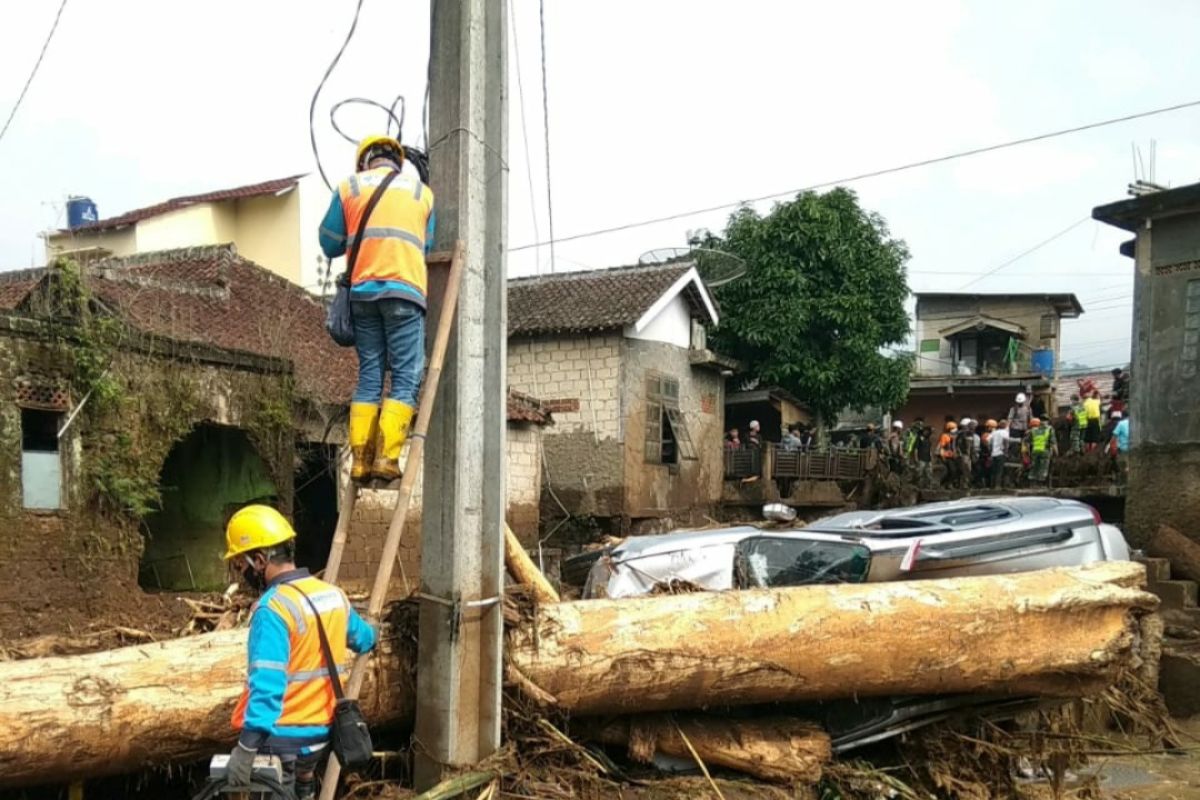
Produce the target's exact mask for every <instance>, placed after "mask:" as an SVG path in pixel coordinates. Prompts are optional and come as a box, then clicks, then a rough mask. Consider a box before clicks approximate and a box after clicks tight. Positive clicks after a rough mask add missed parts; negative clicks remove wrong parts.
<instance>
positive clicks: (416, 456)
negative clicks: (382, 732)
mask: <svg viewBox="0 0 1200 800" xmlns="http://www.w3.org/2000/svg"><path fill="white" fill-rule="evenodd" d="M462 270H463V243H462V241H461V240H460V241H458V242H456V243H455V245H454V255H453V257H452V258H451V259H450V274H449V275H448V276H447V277H446V293H445V295H443V297H442V311H441V317H440V318H439V319H438V327H437V335H436V336H435V337H434V340H433V350H432V351H431V352H430V356H429V366H428V368H427V369H426V370H425V385H424V388H423V389H422V391H421V402H420V405H419V406H418V408H417V421H416V424H415V425H414V426H413V430H412V434H411V435H410V436H409V438H408V457H407V458H406V459H405V461H404V474H403V475H402V476H401V477H400V489H399V491H397V492H396V507H395V510H393V511H392V520H391V522H390V523H389V524H388V530H387V537H386V538H385V539H384V541H383V553H382V555H381V556H380V557H379V567H378V568H377V569H376V570H375V583H374V585H373V586H372V587H371V598H370V600H369V601H368V602H367V620H368V621H369V622H378V621H379V615H380V613H381V612H382V611H383V605H384V602H385V601H386V600H387V593H388V586H389V585H390V584H391V582H392V569H393V567H394V566H395V564H396V555H397V553H398V552H399V550H400V537H401V536H403V535H404V522H405V520H407V519H408V508H409V505H410V504H411V500H412V493H413V487H414V486H415V485H416V482H417V476H418V475H420V474H421V467H422V461H423V459H424V457H425V436H426V434H428V432H429V420H430V418H431V417H432V416H433V409H434V404H435V401H436V400H437V393H438V384H439V383H440V382H441V379H442V365H443V364H444V363H445V361H446V349H447V348H448V347H449V345H450V332H451V330H452V329H453V327H454V324H453V323H454V316H455V314H456V313H457V312H458V290H459V288H460V287H461V286H462ZM370 657H371V656H370V654H369V653H367V654H364V655H360V656H358V657H357V658H355V659H354V666H353V667H352V668H351V670H350V679H349V680H348V681H347V682H346V696H347V697H358V693H359V691H360V690H361V689H362V685H363V680H364V679H365V678H366V674H367V663H368V662H369V660H370ZM341 771H342V766H341V764H339V763H338V760H337V758H336V757H332V758H330V759H329V763H328V764H327V765H326V767H325V779H324V781H323V782H322V784H321V797H320V800H333V796H334V794H336V793H337V785H338V777H339V776H340V775H341Z"/></svg>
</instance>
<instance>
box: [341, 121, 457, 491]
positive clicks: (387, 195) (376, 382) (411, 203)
mask: <svg viewBox="0 0 1200 800" xmlns="http://www.w3.org/2000/svg"><path fill="white" fill-rule="evenodd" d="M355 166H356V169H357V171H356V172H355V173H354V174H353V175H351V176H350V177H348V178H346V179H345V180H344V181H342V182H341V183H340V184H338V187H337V189H336V190H335V191H334V193H333V198H332V200H330V203H329V209H328V211H326V212H325V219H324V220H323V221H322V222H321V229H320V241H321V249H322V250H323V251H324V252H325V255H326V256H327V257H329V258H331V259H332V258H336V257H338V256H340V255H343V254H344V253H346V252H347V250H348V249H352V248H353V246H354V241H353V238H354V236H355V235H356V234H357V231H358V228H359V223H360V222H361V220H362V218H363V214H364V213H365V212H366V209H367V205H368V204H369V203H370V202H371V197H372V195H374V193H375V192H376V191H377V190H378V189H379V187H380V186H381V185H382V184H383V181H384V179H385V178H386V177H387V176H388V175H389V174H390V173H393V172H395V173H398V174H397V175H396V176H395V177H394V178H393V179H392V181H391V183H389V184H388V186H387V189H386V190H385V191H384V193H383V195H382V196H381V197H380V200H379V203H378V204H377V205H376V206H375V208H374V210H373V211H372V212H371V215H370V218H369V219H368V222H367V227H366V228H365V230H364V231H363V240H362V243H361V244H360V245H359V250H358V255H357V259H356V260H355V263H354V265H353V272H352V274H351V275H350V276H349V278H350V309H351V313H352V314H353V317H354V347H355V350H356V351H357V353H358V387H357V388H356V389H355V391H354V397H353V399H352V400H351V403H350V430H349V436H348V439H349V444H350V454H351V466H350V476H351V477H352V478H353V479H354V480H357V481H362V480H365V479H366V478H369V477H373V478H380V479H383V480H389V481H390V480H394V479H396V478H398V477H400V449H401V448H402V447H403V445H404V441H405V439H407V438H408V429H409V426H410V425H411V424H412V417H413V412H414V410H415V409H416V405H417V390H418V389H419V388H420V385H421V374H422V372H423V369H424V364H425V305H426V287H427V277H426V264H425V255H426V254H427V253H428V252H429V250H430V249H431V248H432V246H433V231H434V224H435V215H434V211H433V191H432V190H431V189H430V188H429V187H428V186H426V185H425V184H424V183H422V182H421V180H420V178H419V177H417V176H414V175H409V174H407V173H404V172H402V171H401V170H402V168H403V166H404V147H403V146H402V145H401V144H400V142H398V141H396V140H395V139H393V138H391V137H390V136H370V137H368V138H366V139H363V140H362V142H361V143H360V144H359V146H358V156H357V158H356V160H355ZM389 368H390V370H391V373H392V383H391V390H390V391H389V393H388V396H387V397H386V398H384V397H383V377H384V373H386V372H387V371H388V369H389ZM381 400H382V407H381ZM376 426H378V428H376ZM376 430H377V431H378V433H376Z"/></svg>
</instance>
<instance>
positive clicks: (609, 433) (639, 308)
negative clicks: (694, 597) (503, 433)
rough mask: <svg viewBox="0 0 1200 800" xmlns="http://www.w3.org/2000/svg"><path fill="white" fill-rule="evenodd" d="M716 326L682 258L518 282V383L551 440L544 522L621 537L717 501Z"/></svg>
mask: <svg viewBox="0 0 1200 800" xmlns="http://www.w3.org/2000/svg"><path fill="white" fill-rule="evenodd" d="M717 319H718V316H717V308H716V304H715V303H714V302H713V299H712V297H711V296H710V295H709V292H708V289H707V288H706V287H705V285H704V282H703V281H702V280H701V278H700V276H699V274H698V273H697V271H696V269H695V267H694V266H693V265H691V264H687V263H684V264H666V265H653V266H649V265H648V266H636V267H622V268H617V269H606V270H595V271H590V272H571V273H563V274H557V275H548V276H541V277H534V278H518V279H515V280H511V281H509V286H508V383H509V386H510V387H513V388H515V389H518V390H520V391H523V392H528V393H529V394H532V395H533V396H534V397H537V398H539V399H541V401H542V402H543V403H544V404H545V406H546V408H548V409H549V410H550V411H551V412H552V413H553V414H554V421H555V424H554V426H553V428H551V429H548V430H547V431H546V432H545V434H544V436H543V447H544V450H545V466H546V474H545V476H544V480H543V485H544V486H545V487H546V494H547V496H550V497H551V498H552V499H551V500H549V501H546V502H545V503H544V504H545V505H546V509H547V513H548V514H549V513H555V512H558V513H559V514H560V515H561V512H562V511H563V510H565V511H566V512H568V513H569V514H570V515H571V516H590V517H595V518H598V519H599V520H603V521H605V523H606V524H609V525H611V526H613V527H614V528H616V529H622V528H626V527H628V526H629V525H630V523H631V522H635V521H638V520H661V519H669V518H676V519H686V518H687V517H688V516H690V515H691V514H693V513H694V512H695V511H696V510H702V509H707V508H709V507H711V506H713V505H715V504H717V503H718V502H719V501H720V498H721V484H722V473H723V465H722V457H721V435H722V434H721V418H722V409H723V405H724V383H725V377H724V374H725V373H728V371H729V369H730V367H731V365H732V362H731V361H729V360H728V359H722V358H721V357H720V356H717V355H715V354H713V353H712V352H711V351H709V350H708V349H707V345H706V340H705V329H706V326H709V325H715V324H716V322H717ZM551 503H553V504H554V506H553V507H551V505H550V504H551ZM558 503H561V504H562V505H561V507H559V506H558Z"/></svg>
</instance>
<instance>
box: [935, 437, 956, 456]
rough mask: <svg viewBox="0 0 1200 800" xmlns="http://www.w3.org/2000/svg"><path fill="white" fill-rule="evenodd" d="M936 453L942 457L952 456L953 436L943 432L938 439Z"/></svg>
mask: <svg viewBox="0 0 1200 800" xmlns="http://www.w3.org/2000/svg"><path fill="white" fill-rule="evenodd" d="M938 455H940V456H941V457H942V458H954V437H953V436H951V435H950V434H949V433H943V434H942V436H941V438H940V439H938Z"/></svg>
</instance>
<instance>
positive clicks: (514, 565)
mask: <svg viewBox="0 0 1200 800" xmlns="http://www.w3.org/2000/svg"><path fill="white" fill-rule="evenodd" d="M504 566H506V567H507V568H508V571H509V572H510V573H512V576H513V579H514V580H515V581H516V582H517V583H523V584H525V585H526V586H529V587H530V589H531V590H532V591H533V595H534V597H536V598H537V599H538V602H539V603H557V602H558V601H559V596H558V592H557V591H556V590H555V589H554V587H553V586H551V585H550V581H548V580H546V576H545V575H543V574H542V571H541V570H540V569H538V566H537V564H534V563H533V559H532V558H530V557H529V553H527V552H526V551H525V546H524V545H523V544H521V540H520V539H518V538H517V535H516V534H515V533H513V529H512V528H510V527H508V523H505V524H504Z"/></svg>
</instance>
